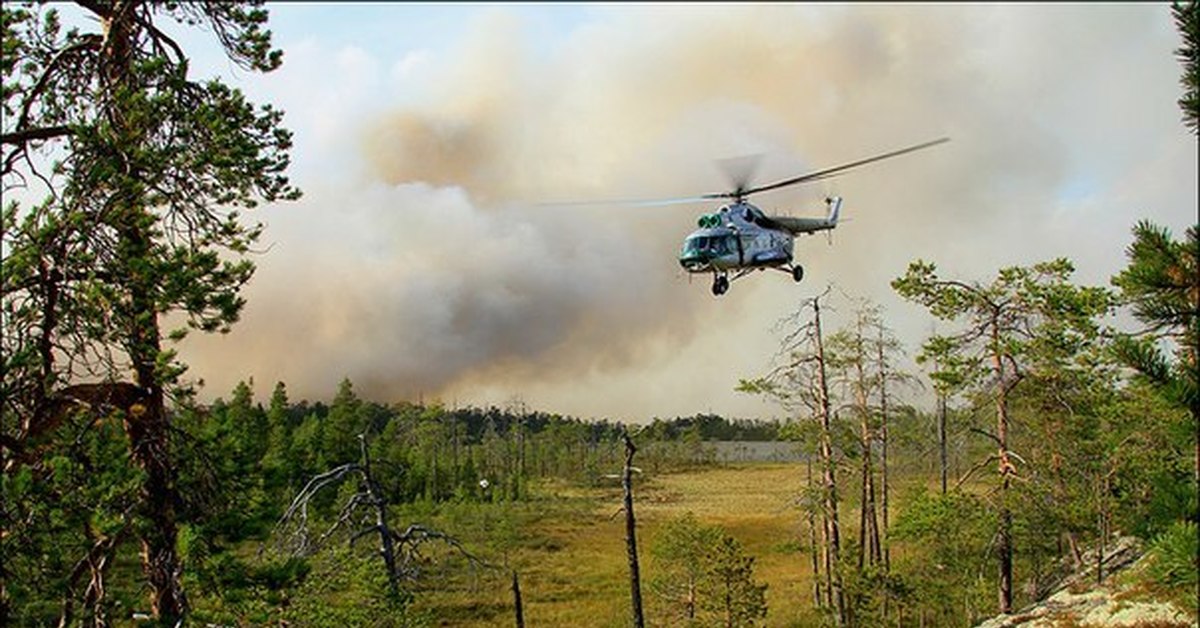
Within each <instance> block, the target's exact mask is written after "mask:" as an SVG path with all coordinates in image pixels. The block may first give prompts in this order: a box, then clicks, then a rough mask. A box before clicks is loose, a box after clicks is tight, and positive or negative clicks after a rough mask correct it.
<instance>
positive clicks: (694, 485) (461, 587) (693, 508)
mask: <svg viewBox="0 0 1200 628" xmlns="http://www.w3.org/2000/svg"><path fill="white" fill-rule="evenodd" d="M802 481H803V479H802V475H801V470H800V468H799V467H798V466H797V465H795V464H752V465H741V466H731V467H721V468H713V469H705V470H699V471H694V472H689V473H681V474H672V475H663V476H657V477H655V478H653V479H650V480H647V481H643V482H639V483H638V484H636V485H635V488H634V496H635V504H634V513H635V515H636V517H637V523H638V528H637V534H638V546H639V547H638V549H639V563H640V570H641V575H642V596H643V605H644V608H645V614H646V619H647V623H648V625H662V624H663V623H664V622H663V621H657V620H656V616H660V613H659V605H658V603H657V600H655V599H653V594H652V593H651V592H650V590H649V586H648V583H649V580H650V578H651V577H652V576H653V574H654V570H655V568H656V566H655V565H654V562H653V557H652V556H651V554H650V551H649V550H650V547H651V546H652V545H653V543H654V541H655V539H656V537H657V534H658V531H659V530H660V528H661V526H662V524H663V523H665V522H666V521H667V520H669V519H671V518H673V517H676V516H679V515H682V514H684V513H686V512H689V511H690V512H692V513H694V514H695V515H696V517H697V518H698V519H700V520H701V521H703V522H706V523H714V524H719V525H721V526H723V527H725V529H726V530H727V531H728V532H729V533H730V534H732V535H733V536H734V537H736V538H737V539H738V540H739V541H741V542H742V544H743V545H744V547H745V550H746V552H747V553H748V554H749V555H751V556H754V557H755V577H756V579H758V580H759V581H760V582H764V583H766V584H767V585H768V587H769V588H768V590H767V602H768V608H769V610H768V615H767V619H766V622H765V625H767V626H794V625H802V624H803V623H806V622H803V620H804V619H805V618H811V610H810V609H809V608H808V605H809V595H810V594H809V590H810V587H811V584H810V579H811V574H810V573H809V570H808V567H807V565H808V561H807V557H806V556H804V555H802V554H800V553H798V552H796V551H795V548H796V544H795V543H794V541H795V540H796V538H797V535H798V534H799V533H800V531H801V529H800V527H799V522H800V513H799V511H798V510H797V509H796V508H795V507H794V506H792V504H793V502H794V500H795V498H796V495H797V493H798V491H799V489H800V486H801V482H802ZM620 504H621V490H620V487H619V486H617V485H612V486H605V487H599V488H594V489H578V488H569V487H565V486H562V485H553V484H552V485H543V486H540V487H538V489H537V492H536V497H535V499H534V500H532V501H530V502H527V503H520V504H496V505H490V506H483V507H474V508H475V509H476V512H474V513H469V512H466V511H464V512H460V513H457V514H454V515H450V514H448V513H445V512H439V513H437V515H436V517H437V518H438V519H439V521H438V525H443V526H445V527H446V529H447V530H453V531H454V532H455V533H456V534H459V535H460V536H461V537H462V538H463V540H464V541H465V542H466V543H467V544H468V546H470V547H481V546H489V544H490V547H489V548H488V550H487V551H486V553H488V554H490V555H489V557H488V558H489V562H492V563H493V564H496V563H499V564H502V565H507V566H508V568H509V569H516V570H517V571H518V572H519V573H520V577H521V594H522V599H523V605H524V614H525V621H526V623H527V625H531V626H596V627H607V626H613V627H617V626H627V625H629V618H630V605H631V603H630V592H629V579H628V578H629V570H628V563H627V557H626V552H625V522H624V517H623V515H622V514H620ZM489 509H490V512H488V511H489ZM488 517H492V520H491V521H490V522H489V521H488V520H487V518H488ZM502 518H503V519H504V520H505V521H506V522H507V523H506V524H505V525H511V526H512V530H510V531H509V532H502V533H501V534H500V535H499V536H501V537H504V536H505V535H506V534H507V535H508V537H509V538H508V540H507V541H501V542H499V543H497V542H496V537H497V535H496V534H495V532H496V527H497V522H498V521H499V520H500V519H502ZM456 524H457V525H456ZM489 528H490V529H489ZM489 535H490V539H489ZM451 571H452V570H450V569H447V571H446V573H447V574H450V573H451ZM484 572H486V573H483V572H480V573H482V574H483V575H479V576H476V577H475V578H471V577H463V576H462V575H447V576H446V577H445V578H444V579H435V580H433V581H430V582H429V583H428V584H427V585H426V586H425V587H423V588H424V590H423V591H421V592H420V593H418V595H417V608H418V609H420V610H422V611H425V612H427V613H428V614H429V615H431V616H432V617H434V618H435V620H436V621H437V623H438V625H443V626H463V627H482V626H496V625H513V617H512V593H511V590H510V584H511V580H510V579H509V578H510V576H509V571H508V570H507V569H497V570H484ZM459 573H460V574H461V572H459Z"/></svg>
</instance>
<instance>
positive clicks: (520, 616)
mask: <svg viewBox="0 0 1200 628" xmlns="http://www.w3.org/2000/svg"><path fill="white" fill-rule="evenodd" d="M512 593H513V614H514V615H515V616H516V620H517V628H525V610H524V609H523V608H522V606H521V581H520V579H518V578H517V570H516V569H514V570H513V572H512Z"/></svg>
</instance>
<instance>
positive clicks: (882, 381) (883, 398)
mask: <svg viewBox="0 0 1200 628" xmlns="http://www.w3.org/2000/svg"><path fill="white" fill-rule="evenodd" d="M876 346H877V348H878V352H879V355H878V360H879V467H880V470H879V471H880V477H879V481H880V484H882V486H881V487H880V491H881V495H880V497H881V498H882V503H881V504H880V510H881V511H882V513H881V514H882V515H883V522H882V523H883V530H882V537H883V538H882V540H881V541H880V544H881V545H882V547H881V550H882V554H883V569H884V571H885V572H890V571H891V569H892V561H891V548H890V547H889V545H890V541H889V540H888V525H889V521H888V487H889V485H888V395H887V377H888V373H887V362H885V361H884V356H883V347H884V342H883V327H882V326H880V328H879V344H878V345H876ZM886 614H887V598H886V597H885V598H884V615H885V616H886Z"/></svg>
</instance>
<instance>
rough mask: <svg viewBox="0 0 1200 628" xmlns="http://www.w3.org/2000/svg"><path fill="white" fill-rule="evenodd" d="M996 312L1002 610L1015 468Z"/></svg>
mask: <svg viewBox="0 0 1200 628" xmlns="http://www.w3.org/2000/svg"><path fill="white" fill-rule="evenodd" d="M997 316H998V315H996V314H994V315H993V316H992V320H991V335H992V366H993V368H994V369H995V373H996V382H997V383H996V439H997V440H998V441H999V447H1000V452H999V458H1000V467H999V472H1000V530H999V534H998V537H999V538H998V542H997V544H996V545H997V546H996V554H997V558H998V562H999V580H1000V582H999V602H1000V612H1001V613H1003V614H1008V613H1011V612H1012V595H1013V593H1012V592H1013V575H1012V568H1013V547H1012V512H1011V511H1010V510H1009V506H1008V499H1009V498H1008V490H1009V488H1010V486H1011V485H1012V474H1013V473H1014V471H1015V469H1014V468H1013V466H1012V462H1011V461H1010V460H1009V456H1008V389H1009V382H1008V378H1007V377H1006V373H1005V368H1004V362H1003V358H1002V356H1001V349H1000V337H999V335H1000V323H999V321H998V320H997Z"/></svg>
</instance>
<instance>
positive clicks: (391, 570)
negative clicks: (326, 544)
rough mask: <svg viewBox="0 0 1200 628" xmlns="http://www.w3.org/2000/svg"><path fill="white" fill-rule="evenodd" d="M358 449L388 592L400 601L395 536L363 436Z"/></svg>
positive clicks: (359, 437) (360, 435)
mask: <svg viewBox="0 0 1200 628" xmlns="http://www.w3.org/2000/svg"><path fill="white" fill-rule="evenodd" d="M358 448H359V453H360V455H361V456H362V461H363V480H364V483H365V484H366V488H367V498H368V499H369V500H370V503H371V505H372V506H373V507H374V508H375V530H376V531H377V532H378V533H379V554H380V555H381V556H382V557H383V564H384V567H385V568H386V569H387V574H388V590H389V591H390V592H391V594H392V599H394V600H399V599H401V593H402V591H401V588H400V572H399V570H398V569H396V542H395V539H396V537H395V534H394V533H393V532H392V528H391V526H390V525H389V524H388V517H387V500H385V499H384V497H383V495H381V494H380V493H379V487H378V486H377V485H376V484H375V477H374V476H373V475H372V474H371V457H370V456H369V455H368V454H367V439H366V438H365V437H364V435H363V434H359V435H358Z"/></svg>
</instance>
